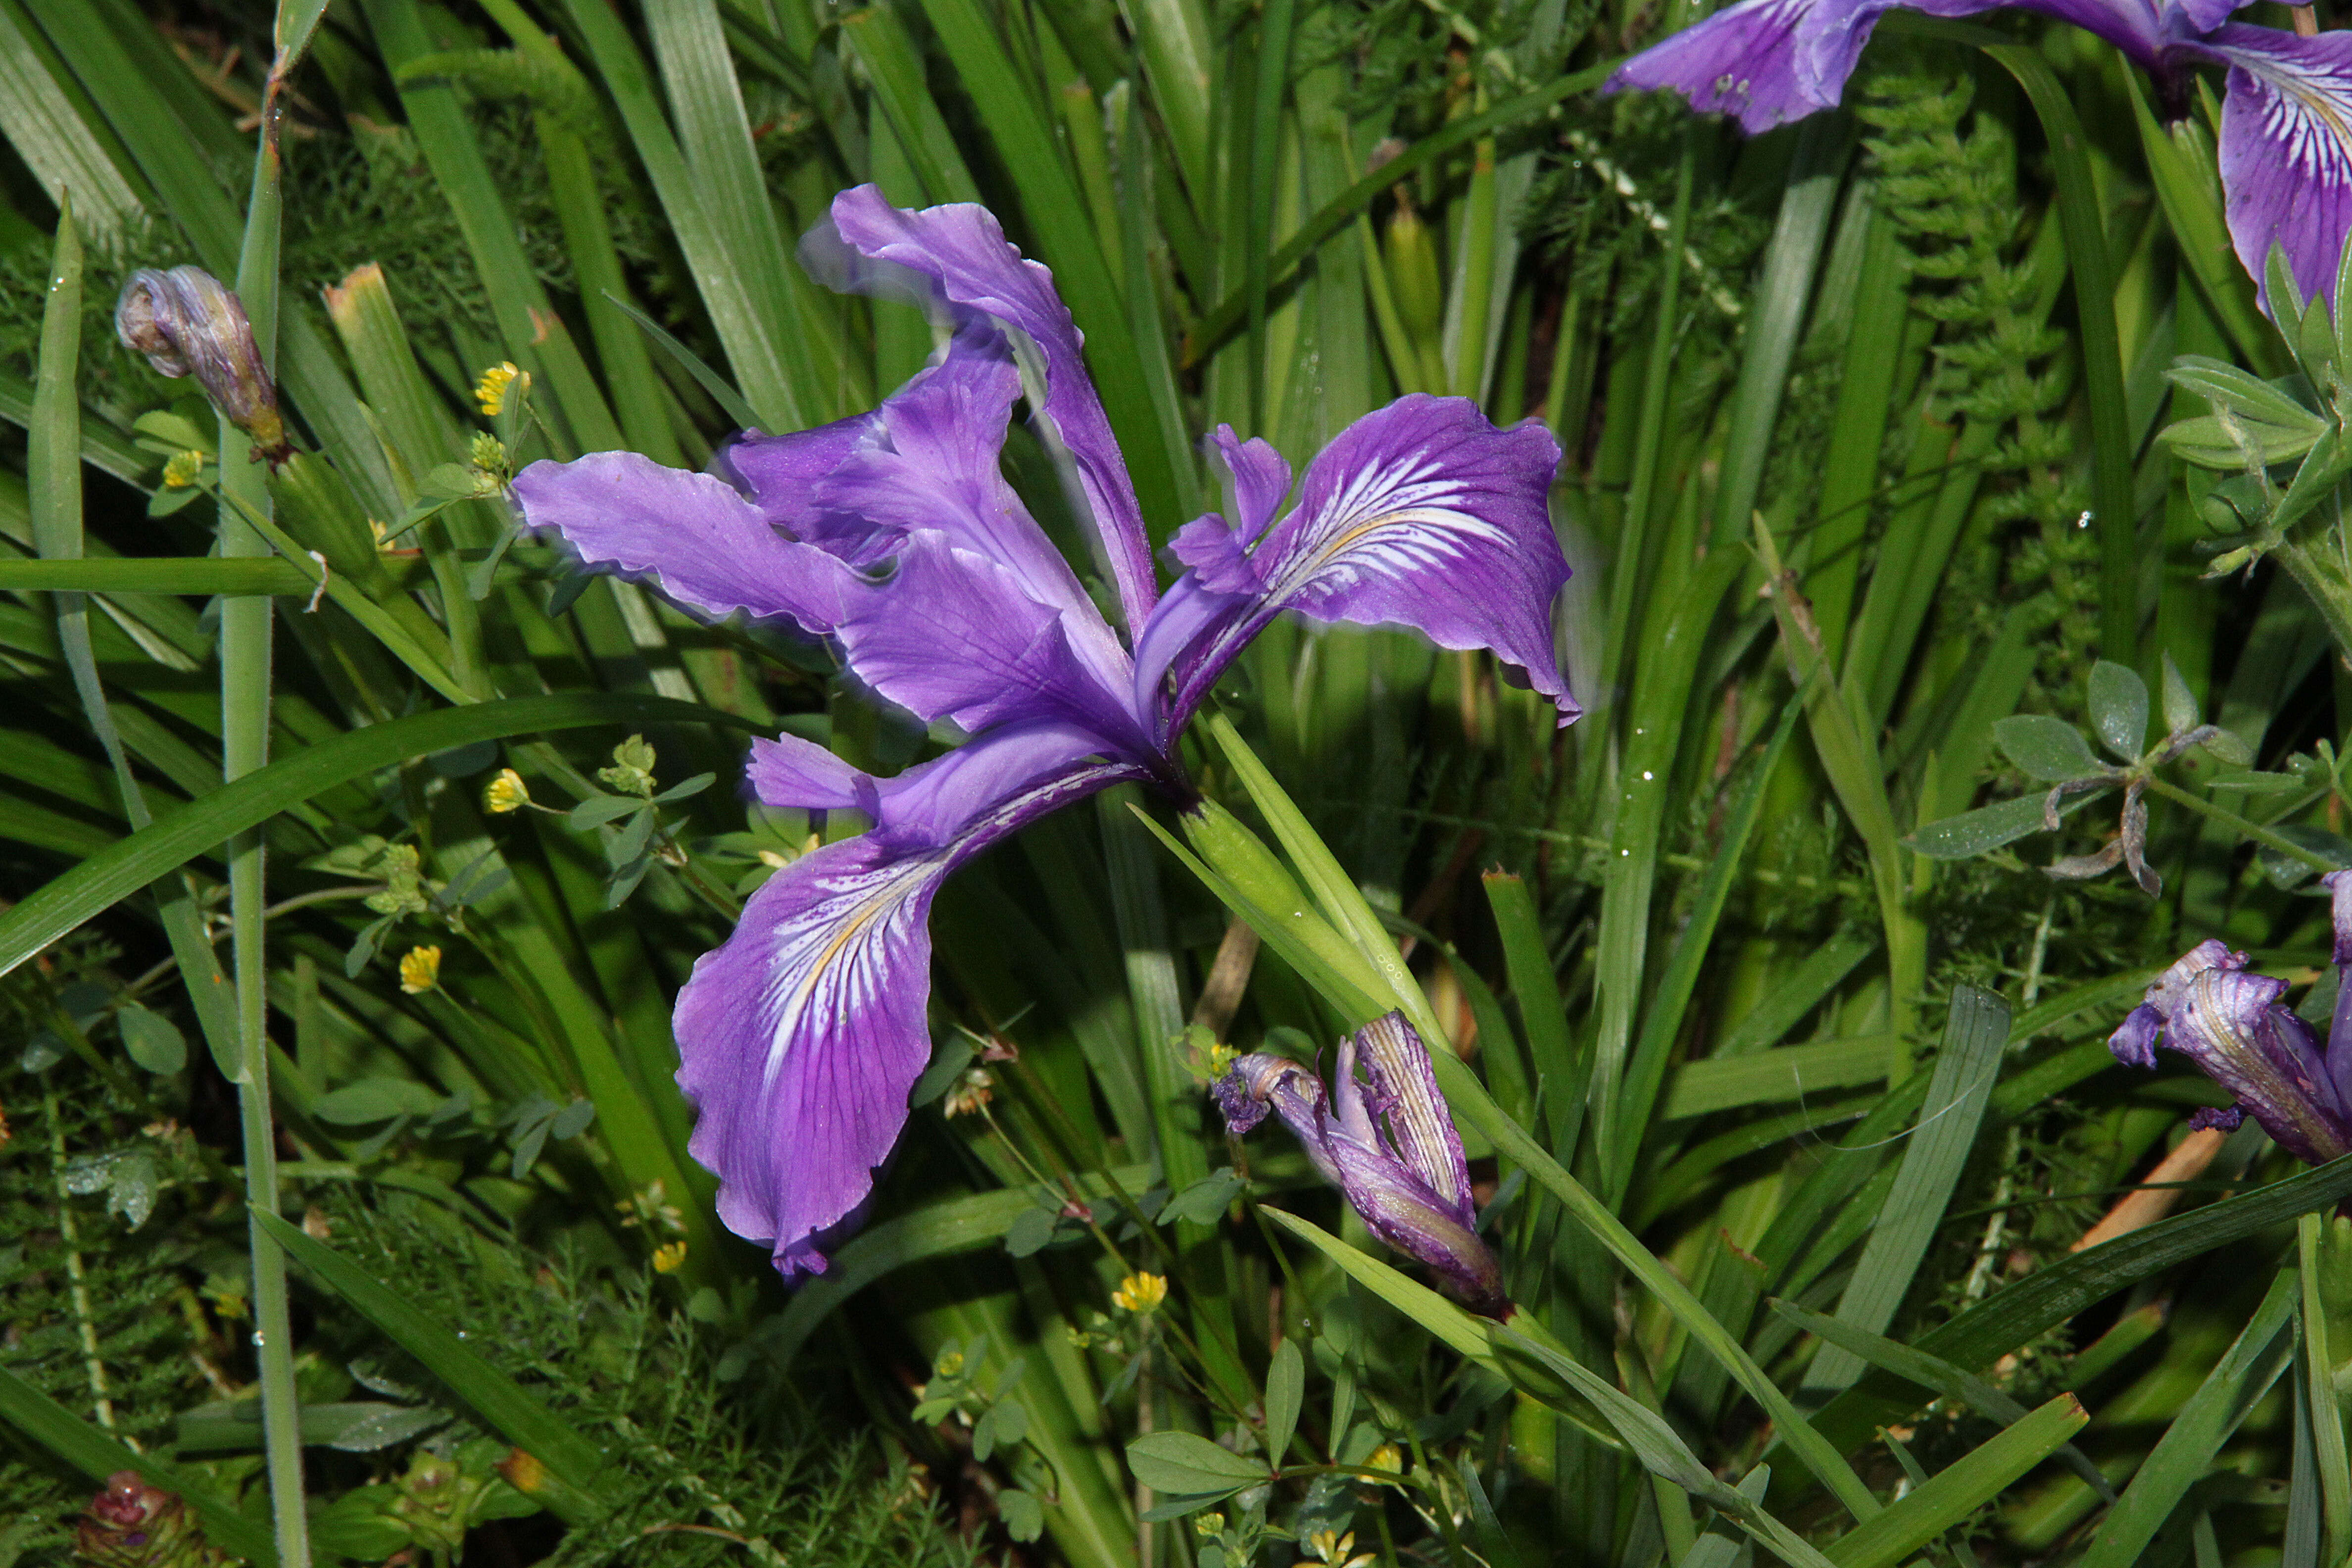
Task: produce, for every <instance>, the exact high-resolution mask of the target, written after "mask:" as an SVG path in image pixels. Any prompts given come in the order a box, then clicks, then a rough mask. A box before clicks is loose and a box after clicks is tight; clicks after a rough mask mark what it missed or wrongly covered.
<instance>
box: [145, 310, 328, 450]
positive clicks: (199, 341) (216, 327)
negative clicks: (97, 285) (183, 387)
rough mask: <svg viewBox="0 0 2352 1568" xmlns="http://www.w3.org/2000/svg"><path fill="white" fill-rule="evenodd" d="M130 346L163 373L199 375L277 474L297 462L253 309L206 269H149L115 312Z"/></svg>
mask: <svg viewBox="0 0 2352 1568" xmlns="http://www.w3.org/2000/svg"><path fill="white" fill-rule="evenodd" d="M114 331H115V335H116V336H117V337H118V338H120V339H121V341H122V345H123V347H125V348H128V349H133V350H136V351H137V352H138V353H142V354H145V355H146V356H147V363H149V364H151V365H153V366H154V367H155V369H156V370H157V371H158V372H160V373H161V374H164V375H168V376H173V377H178V376H184V375H193V376H194V377H195V379H196V384H197V385H199V386H201V387H203V388H204V392H205V397H207V398H209V399H210V400H211V401H212V405H213V406H214V407H215V408H216V409H218V410H219V411H220V412H221V414H222V415H223V416H225V417H226V418H227V420H228V421H229V423H230V424H232V425H235V426H236V427H237V428H238V429H240V430H243V431H244V432H245V433H246V434H247V435H248V436H250V437H253V444H254V447H255V450H256V452H257V454H258V455H259V456H261V457H265V458H268V459H269V461H270V463H271V465H272V466H273V467H274V466H275V465H277V464H279V463H282V462H284V461H286V460H287V459H288V458H290V457H292V456H293V448H292V447H289V446H288V445H287V442H286V426H285V423H284V421H282V420H281V419H279V417H278V386H277V384H276V383H275V382H274V381H272V380H271V379H270V375H269V367H268V365H267V364H265V363H262V358H261V350H260V348H259V347H258V346H257V344H256V343H255V342H254V337H253V325H252V323H251V322H249V321H247V320H246V316H245V305H244V303H243V302H242V301H241V300H238V299H237V297H236V295H235V294H233V293H231V292H230V291H229V290H228V289H226V288H224V287H223V286H222V284H221V280H220V279H217V278H215V277H214V276H213V275H212V274H211V273H209V272H207V271H205V269H204V268H201V267H174V268H172V269H171V270H170V271H169V272H158V271H156V270H154V269H153V268H146V267H142V268H140V269H139V270H138V271H136V272H133V273H132V274H131V280H130V281H129V282H127V283H125V284H124V285H123V286H122V295H121V299H120V300H117V301H116V302H115V306H114Z"/></svg>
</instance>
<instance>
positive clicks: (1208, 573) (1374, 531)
mask: <svg viewBox="0 0 2352 1568" xmlns="http://www.w3.org/2000/svg"><path fill="white" fill-rule="evenodd" d="M1558 466H1559V443H1558V442H1557V441H1555V440H1553V439H1552V437H1551V435H1550V433H1549V431H1546V430H1545V429H1544V428H1543V427H1542V426H1539V425H1538V424H1536V423H1534V422H1533V421H1529V422H1528V423H1525V424H1521V425H1517V426H1513V427H1512V428H1510V429H1508V430H1501V429H1497V428H1496V426H1494V425H1493V424H1492V423H1491V422H1489V421H1488V420H1487V418H1486V416H1485V415H1483V414H1481V413H1480V412H1479V411H1478V407H1477V405H1475V404H1474V403H1472V402H1470V401H1469V399H1467V398H1462V397H1430V396H1427V395H1421V394H1415V395H1412V396H1408V397H1402V398H1399V399H1398V400H1397V401H1396V402H1394V403H1392V404H1391V405H1388V406H1387V407H1386V408H1382V409H1379V410H1376V411H1375V412H1373V413H1370V414H1368V415H1366V416H1364V417H1362V418H1361V419H1359V420H1357V421H1356V422H1355V423H1354V424H1353V425H1350V426H1349V427H1348V428H1347V429H1345V430H1343V431H1341V432H1340V433H1339V436H1338V437H1337V438H1335V439H1334V440H1333V441H1332V442H1331V444H1330V445H1329V446H1328V447H1325V448H1324V449H1323V450H1322V452H1321V453H1320V454H1319V455H1318V456H1317V458H1316V459H1315V461H1314V462H1313V464H1311V465H1310V466H1309V467H1308V468H1307V480H1306V484H1305V486H1304V487H1303V489H1301V492H1300V496H1299V501H1298V505H1297V507H1296V508H1295V509H1293V510H1291V511H1290V513H1289V514H1288V515H1287V516H1286V517H1284V518H1283V519H1282V520H1281V521H1278V522H1276V523H1275V524H1273V525H1272V526H1271V527H1270V528H1268V529H1266V530H1265V532H1264V534H1263V535H1261V536H1260V537H1259V538H1258V539H1257V541H1256V542H1255V544H1254V545H1252V546H1251V547H1250V548H1248V549H1247V550H1245V551H1244V550H1241V549H1237V548H1235V547H1234V543H1233V542H1232V540H1231V539H1230V538H1220V537H1217V536H1216V535H1215V534H1214V533H1213V531H1212V530H1209V529H1207V528H1204V527H1203V525H1202V524H1200V523H1195V524H1193V525H1192V526H1191V527H1190V528H1187V529H1186V530H1185V531H1183V533H1182V534H1181V536H1180V537H1179V538H1178V540H1177V541H1176V542H1175V543H1174V544H1173V545H1172V546H1171V548H1172V549H1173V550H1174V552H1175V553H1176V554H1177V557H1178V559H1180V560H1181V561H1182V562H1183V563H1185V564H1186V565H1187V566H1190V567H1192V570H1193V573H1194V574H1195V576H1196V577H1197V579H1198V581H1199V583H1200V584H1201V585H1202V587H1203V588H1205V589H1207V590H1208V591H1210V592H1212V593H1215V594H1221V595H1231V596H1232V598H1233V600H1234V606H1233V610H1232V613H1230V614H1227V615H1223V616H1217V617H1214V618H1212V619H1209V620H1208V621H1207V624H1206V625H1205V626H1203V627H1202V630H1201V631H1200V632H1199V633H1197V634H1196V636H1195V637H1194V638H1193V640H1192V643H1191V644H1189V645H1188V646H1187V647H1184V648H1183V649H1181V650H1172V652H1171V650H1168V649H1167V648H1166V642H1167V640H1168V639H1166V638H1162V637H1153V636H1152V635H1151V633H1150V630H1147V631H1146V634H1145V637H1144V639H1143V641H1144V642H1145V643H1147V644H1150V645H1151V647H1152V648H1153V650H1154V655H1155V658H1154V659H1153V660H1150V661H1147V660H1146V659H1145V658H1142V657H1141V650H1140V648H1139V657H1138V660H1137V672H1138V675H1139V677H1145V676H1146V675H1147V667H1148V666H1150V665H1155V664H1156V665H1157V668H1172V669H1175V670H1177V671H1180V673H1179V674H1178V678H1177V679H1176V681H1175V683H1174V684H1175V690H1174V692H1173V694H1172V697H1171V701H1170V703H1169V707H1168V710H1167V712H1166V716H1165V718H1164V719H1163V721H1162V731H1163V732H1164V733H1173V732H1174V731H1175V730H1177V729H1179V728H1181V726H1182V725H1183V723H1184V722H1185V721H1187V720H1188V719H1189V718H1190V717H1191V715H1192V710H1193V709H1194V708H1196V707H1197V706H1198V705H1199V703H1200V701H1201V700H1202V698H1203V697H1204V696H1206V694H1207V691H1208V689H1209V687H1210V685H1211V684H1212V683H1213V682H1214V681H1215V679H1217V677H1218V675H1219V674H1221V673H1222V672H1223V669H1224V668H1225V666H1226V665H1227V664H1229V663H1231V662H1232V660H1233V658H1234V656H1235V655H1236V654H1238V653H1239V652H1240V651H1241V650H1242V648H1243V647H1244V646H1246V645H1247V643H1248V642H1249V640H1250V639H1251V638H1252V637H1255V636H1256V635H1257V634H1258V632H1259V631H1261V630H1263V629H1264V628H1265V625H1266V623H1267V622H1269V621H1271V620H1272V619H1273V618H1274V617H1275V616H1277V615H1279V614H1281V613H1282V612H1284V611H1286V610H1294V611H1297V612H1298V613H1299V614H1301V615H1305V616H1311V617H1313V618H1314V619H1317V620H1324V621H1352V622H1356V623H1359V624H1361V625H1383V624H1387V625H1396V626H1411V627H1412V628H1413V629H1414V630H1416V631H1419V632H1421V633H1422V634H1423V636H1425V637H1428V638H1429V639H1430V640H1431V641H1432V642H1434V643H1436V644H1437V645H1438V646H1439V647H1448V648H1456V649H1463V648H1486V649H1488V650H1490V651H1492V652H1493V653H1494V654H1495V655H1496V657H1497V658H1501V659H1502V660H1503V661H1504V662H1505V663H1507V664H1510V665H1513V666H1516V667H1517V668H1518V669H1520V670H1522V671H1524V672H1525V674H1526V675H1527V678H1528V681H1529V683H1530V684H1531V685H1533V686H1534V688H1535V689H1536V690H1538V691H1539V692H1541V693H1542V694H1543V695H1544V696H1546V697H1549V698H1550V699H1551V700H1552V701H1553V702H1554V703H1555V704H1556V705H1557V706H1558V707H1559V712H1560V722H1561V723H1563V724H1565V723H1567V722H1568V721H1570V720H1572V719H1574V718H1575V717H1576V715H1577V714H1578V713H1579V712H1580V711H1581V710H1580V709H1579V707H1578V706H1577V703H1576V700H1575V699H1574V698H1573V697H1571V696H1570V695H1569V691H1568V683H1567V682H1566V680H1564V679H1562V678H1561V676H1560V673H1559V661H1558V659H1557V658H1556V657H1555V655H1554V653H1553V650H1552V632H1551V605H1552V600H1553V599H1554V598H1555V597H1556V596H1557V595H1559V589H1560V585H1561V584H1564V583H1566V582H1567V581H1568V576H1569V568H1568V562H1567V560H1566V558H1565V557H1563V556H1562V555H1561V554H1560V549H1559V541H1558V539H1557V538H1556V537H1555V536H1554V535H1553V533H1552V531H1551V520H1550V512H1549V505H1548V501H1547V496H1548V494H1549V490H1550V488H1551V480H1552V474H1553V470H1554V469H1555V468H1557V467H1558ZM1163 654H1167V655H1170V657H1168V658H1165V659H1164V660H1163V659H1161V658H1160V656H1161V655H1163ZM1150 679H1158V678H1157V675H1156V673H1155V674H1151V675H1150Z"/></svg>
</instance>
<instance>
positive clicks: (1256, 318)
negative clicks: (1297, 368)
mask: <svg viewBox="0 0 2352 1568" xmlns="http://www.w3.org/2000/svg"><path fill="white" fill-rule="evenodd" d="M1297 9H1298V7H1297V0H1267V4H1266V7H1265V21H1264V23H1263V24H1262V25H1261V26H1260V29H1259V32H1258V40H1257V90H1256V94H1255V97H1254V98H1253V99H1252V100H1251V103H1250V120H1249V184H1248V187H1247V195H1246V196H1245V198H1244V199H1245V201H1246V203H1247V207H1246V213H1247V225H1246V228H1245V231H1244V236H1243V248H1242V255H1243V257H1244V268H1245V269H1246V270H1245V273H1244V288H1246V289H1248V290H1249V340H1248V341H1249V350H1248V353H1247V355H1246V358H1245V363H1246V365H1247V368H1248V378H1249V418H1250V428H1251V429H1253V430H1263V429H1265V427H1266V422H1265V412H1266V411H1265V309H1266V294H1267V291H1268V289H1269V288H1270V287H1271V280H1270V275H1269V272H1268V268H1267V262H1268V259H1269V254H1270V252H1271V251H1272V250H1273V248H1274V204H1275V194H1276V193H1275V184H1276V181H1275V160H1276V154H1277V153H1279V151H1280V148H1281V140H1282V89H1284V87H1285V86H1286V85H1287V83H1288V80H1289V77H1290V31H1291V22H1292V20H1293V18H1294V17H1295V16H1297Z"/></svg>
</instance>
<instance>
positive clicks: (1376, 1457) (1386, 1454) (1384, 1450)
mask: <svg viewBox="0 0 2352 1568" xmlns="http://www.w3.org/2000/svg"><path fill="white" fill-rule="evenodd" d="M1364 1468H1366V1469H1368V1470H1386V1471H1387V1472H1388V1473H1389V1474H1390V1475H1392V1476H1401V1475H1402V1474H1404V1451H1403V1450H1402V1449H1401V1448H1399V1447H1397V1446H1396V1445H1395V1444H1394V1443H1383V1444H1381V1446H1380V1447H1377V1448H1375V1449H1373V1450H1372V1451H1371V1452H1370V1453H1369V1454H1367V1455H1365V1456H1364Z"/></svg>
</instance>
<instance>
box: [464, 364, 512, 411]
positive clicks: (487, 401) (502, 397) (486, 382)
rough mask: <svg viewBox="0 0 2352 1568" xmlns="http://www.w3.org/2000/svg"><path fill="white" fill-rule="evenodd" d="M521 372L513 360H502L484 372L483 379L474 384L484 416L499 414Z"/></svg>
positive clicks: (476, 396) (475, 397)
mask: <svg viewBox="0 0 2352 1568" xmlns="http://www.w3.org/2000/svg"><path fill="white" fill-rule="evenodd" d="M521 374H522V372H521V371H520V370H518V369H516V368H515V364H514V362H513V361H511V360H502V361H500V362H499V363H497V364H494V365H492V366H490V368H489V369H488V370H486V371H484V372H483V373H482V379H481V380H479V381H478V382H476V383H475V384H474V401H475V402H477V403H478V404H480V405H482V417H483V418H485V419H496V418H497V417H498V416H499V410H501V409H503V408H505V407H506V405H507V394H508V393H509V392H510V391H512V390H513V388H514V384H515V380H516V378H517V377H518V376H520V375H521Z"/></svg>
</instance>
